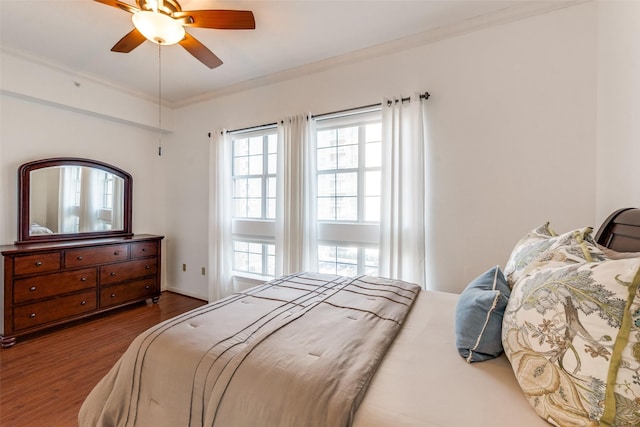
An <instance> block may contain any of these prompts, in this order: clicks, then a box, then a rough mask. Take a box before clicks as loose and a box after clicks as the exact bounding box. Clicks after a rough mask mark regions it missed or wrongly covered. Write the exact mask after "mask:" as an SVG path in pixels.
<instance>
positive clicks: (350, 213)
mask: <svg viewBox="0 0 640 427" xmlns="http://www.w3.org/2000/svg"><path fill="white" fill-rule="evenodd" d="M336 220H338V221H357V220H358V198H357V197H336Z"/></svg>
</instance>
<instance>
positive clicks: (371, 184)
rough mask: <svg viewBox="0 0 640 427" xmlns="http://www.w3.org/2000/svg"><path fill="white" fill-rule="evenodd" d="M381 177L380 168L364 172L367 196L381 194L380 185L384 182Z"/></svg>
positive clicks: (365, 193)
mask: <svg viewBox="0 0 640 427" xmlns="http://www.w3.org/2000/svg"><path fill="white" fill-rule="evenodd" d="M380 177H381V175H380V171H378V170H376V171H368V172H365V174H364V184H365V190H364V195H365V196H379V195H380V186H381V184H382V181H381V179H380Z"/></svg>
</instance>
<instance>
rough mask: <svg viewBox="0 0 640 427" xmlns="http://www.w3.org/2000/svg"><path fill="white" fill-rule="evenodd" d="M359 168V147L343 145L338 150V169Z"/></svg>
mask: <svg viewBox="0 0 640 427" xmlns="http://www.w3.org/2000/svg"><path fill="white" fill-rule="evenodd" d="M357 167H358V146H357V145H343V146H341V147H339V148H338V166H337V168H338V169H351V168H357Z"/></svg>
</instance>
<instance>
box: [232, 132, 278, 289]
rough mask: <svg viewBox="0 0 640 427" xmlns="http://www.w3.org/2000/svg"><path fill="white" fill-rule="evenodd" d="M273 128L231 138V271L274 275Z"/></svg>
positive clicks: (274, 177) (274, 136)
mask: <svg viewBox="0 0 640 427" xmlns="http://www.w3.org/2000/svg"><path fill="white" fill-rule="evenodd" d="M277 142H278V138H277V133H276V129H275V127H274V128H270V129H262V130H258V131H252V132H243V133H241V134H238V135H234V136H233V138H232V147H233V148H232V157H233V165H232V175H233V176H232V185H233V193H232V198H233V208H232V216H233V230H232V232H233V270H234V272H236V273H240V274H251V275H258V276H265V277H274V276H275V242H274V240H275V231H274V229H275V223H274V220H275V217H276V179H277V178H276V168H277Z"/></svg>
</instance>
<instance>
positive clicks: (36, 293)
mask: <svg viewBox="0 0 640 427" xmlns="http://www.w3.org/2000/svg"><path fill="white" fill-rule="evenodd" d="M97 278H98V269H97V268H85V269H82V270H75V271H67V272H64V273H52V274H43V275H41V276H33V277H28V278H24V279H16V280H14V282H13V302H15V303H16V304H18V303H22V302H28V301H33V300H37V299H40V298H47V297H52V296H55V295H61V294H66V293H69V292H74V291H79V290H82V289H87V288H94V289H95V287H96V284H97V283H98V281H97Z"/></svg>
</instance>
